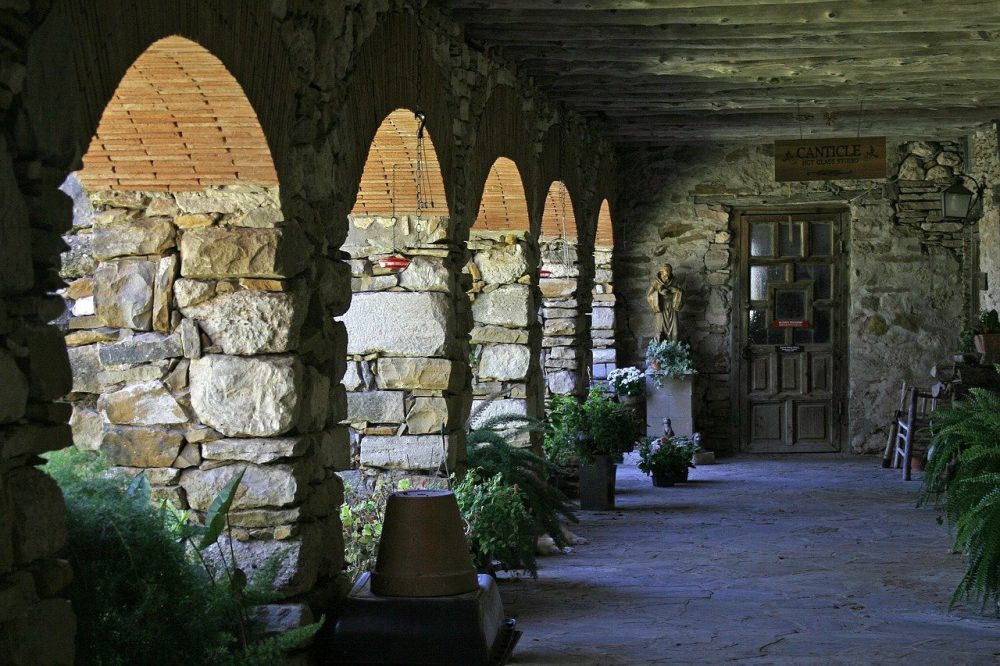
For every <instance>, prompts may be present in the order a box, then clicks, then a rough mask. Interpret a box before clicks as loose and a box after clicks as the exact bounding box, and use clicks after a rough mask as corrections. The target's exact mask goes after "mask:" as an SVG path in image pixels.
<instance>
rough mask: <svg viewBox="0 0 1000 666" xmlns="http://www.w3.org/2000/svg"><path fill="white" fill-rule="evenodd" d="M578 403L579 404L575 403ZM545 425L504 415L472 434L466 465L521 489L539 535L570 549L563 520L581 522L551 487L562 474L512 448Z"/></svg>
mask: <svg viewBox="0 0 1000 666" xmlns="http://www.w3.org/2000/svg"><path fill="white" fill-rule="evenodd" d="M574 402H575V401H574ZM543 429H544V425H543V424H542V423H541V422H540V421H538V420H537V419H532V418H529V417H527V416H522V415H519V414H501V415H498V416H495V417H493V418H491V419H488V420H486V421H485V422H483V423H482V424H481V425H480V426H479V427H478V428H474V429H472V430H470V431H469V433H468V435H467V437H466V462H467V464H468V467H469V469H476V470H479V472H478V473H479V476H480V477H485V478H493V477H495V476H497V475H499V476H500V478H501V479H502V480H503V482H504V484H506V485H508V486H512V487H516V488H518V489H519V490H520V491H521V493H522V494H523V497H524V502H525V504H526V505H527V507H528V511H529V513H530V514H531V516H532V518H533V519H534V522H535V534H536V535H538V534H542V533H543V532H548V533H549V534H550V535H551V536H552V538H553V539H554V540H555V542H556V544H557V545H559V546H568V545H569V544H568V543H566V542H565V539H564V537H563V533H562V528H561V526H560V524H559V517H560V516H562V517H564V518H566V519H567V520H569V521H572V522H574V523H575V522H577V518H576V516H575V515H574V514H573V507H572V505H570V503H569V500H568V499H567V497H566V496H565V495H564V494H563V493H562V492H561V491H560V490H559V489H558V488H556V487H555V486H553V485H550V484H549V483H548V479H549V477H551V476H552V475H553V474H555V473H556V472H557V471H558V467H557V466H556V465H554V464H553V463H551V462H549V461H547V460H545V459H544V458H541V457H539V456H537V455H535V454H534V453H532V452H531V451H529V450H528V449H525V448H522V447H517V446H511V444H510V443H509V441H508V440H509V439H511V438H512V437H517V436H518V435H523V434H527V433H530V432H540V431H542V430H543Z"/></svg>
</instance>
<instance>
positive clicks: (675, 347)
mask: <svg viewBox="0 0 1000 666" xmlns="http://www.w3.org/2000/svg"><path fill="white" fill-rule="evenodd" d="M646 364H647V365H648V366H649V367H650V368H651V369H652V371H653V372H652V376H653V382H654V383H655V384H656V387H657V388H663V384H664V382H665V381H666V380H669V379H682V378H684V377H686V376H688V375H693V374H696V373H697V372H698V371H697V370H695V367H694V363H692V362H691V348H690V347H689V346H688V345H687V343H684V342H681V341H679V340H662V341H660V342H657V341H656V340H650V341H649V346H648V347H647V348H646Z"/></svg>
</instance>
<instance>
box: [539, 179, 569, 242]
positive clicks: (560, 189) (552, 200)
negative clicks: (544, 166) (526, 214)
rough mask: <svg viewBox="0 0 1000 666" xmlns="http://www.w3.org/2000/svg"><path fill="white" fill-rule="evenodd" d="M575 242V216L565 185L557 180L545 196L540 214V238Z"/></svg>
mask: <svg viewBox="0 0 1000 666" xmlns="http://www.w3.org/2000/svg"><path fill="white" fill-rule="evenodd" d="M563 235H565V236H566V238H569V239H571V240H576V215H575V214H574V213H573V201H572V199H571V198H570V196H569V190H568V189H567V188H566V184H565V183H563V182H562V181H561V180H557V181H555V182H553V183H552V185H551V186H550V187H549V191H548V194H546V195H545V211H544V212H543V213H542V236H563Z"/></svg>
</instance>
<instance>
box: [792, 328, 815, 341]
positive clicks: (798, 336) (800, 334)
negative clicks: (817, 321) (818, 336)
mask: <svg viewBox="0 0 1000 666" xmlns="http://www.w3.org/2000/svg"><path fill="white" fill-rule="evenodd" d="M792 342H793V343H795V344H797V345H808V344H812V343H813V330H812V329H811V328H796V329H795V330H794V332H793V333H792Z"/></svg>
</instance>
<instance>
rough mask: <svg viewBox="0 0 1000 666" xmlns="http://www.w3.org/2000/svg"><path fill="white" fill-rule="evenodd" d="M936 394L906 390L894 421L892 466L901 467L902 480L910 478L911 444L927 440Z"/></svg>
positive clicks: (936, 399) (935, 407) (911, 388)
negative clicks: (902, 404)
mask: <svg viewBox="0 0 1000 666" xmlns="http://www.w3.org/2000/svg"><path fill="white" fill-rule="evenodd" d="M938 400H939V398H938V396H936V395H934V393H932V392H930V391H925V390H922V389H919V388H916V387H910V388H908V389H907V391H906V400H905V405H906V407H905V411H902V413H901V414H900V416H899V418H898V420H897V423H896V449H895V454H894V456H893V461H892V466H893V467H894V468H897V469H898V468H899V467H902V468H903V480H904V481H909V480H910V479H911V478H912V476H913V475H912V471H911V470H912V467H911V463H912V460H913V444H914V442H915V441H916V440H917V439H920V440H921V441H925V442H926V441H929V440H930V435H929V433H928V430H929V429H930V425H931V421H930V414H931V412H933V411H934V410H935V409H937V404H938Z"/></svg>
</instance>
